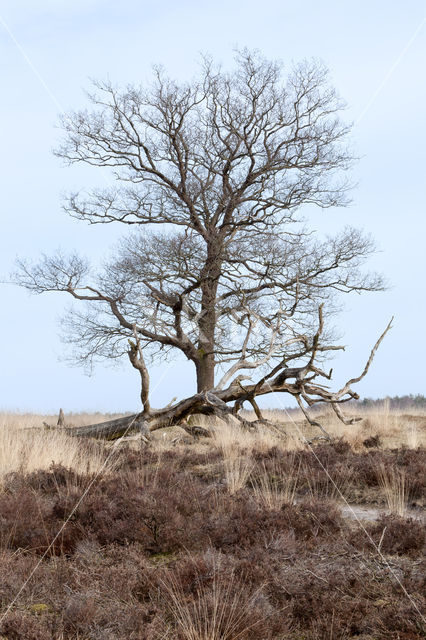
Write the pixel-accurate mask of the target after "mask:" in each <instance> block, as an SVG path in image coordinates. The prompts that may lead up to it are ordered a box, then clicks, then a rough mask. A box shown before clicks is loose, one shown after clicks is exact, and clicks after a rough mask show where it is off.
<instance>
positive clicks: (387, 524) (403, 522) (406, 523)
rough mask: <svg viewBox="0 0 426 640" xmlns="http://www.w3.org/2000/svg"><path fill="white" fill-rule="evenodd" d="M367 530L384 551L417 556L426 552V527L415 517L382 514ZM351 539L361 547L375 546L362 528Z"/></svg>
mask: <svg viewBox="0 0 426 640" xmlns="http://www.w3.org/2000/svg"><path fill="white" fill-rule="evenodd" d="M367 532H368V534H369V535H370V537H371V539H372V540H373V542H374V544H375V545H376V546H377V545H378V544H379V543H380V549H381V551H382V553H385V554H392V555H407V556H410V557H413V558H417V557H419V556H421V555H422V552H424V548H425V529H424V526H423V525H422V523H421V522H418V521H417V520H414V519H413V518H401V517H399V516H396V515H381V516H380V518H379V519H378V521H377V522H374V523H371V524H369V525H368V526H367ZM351 541H352V543H353V544H354V545H355V546H356V547H357V548H361V549H367V548H370V549H371V547H372V546H373V545H372V543H371V540H369V538H367V536H366V535H365V533H364V532H363V531H361V530H359V531H357V532H356V533H355V534H354V535H353V537H352V540H351Z"/></svg>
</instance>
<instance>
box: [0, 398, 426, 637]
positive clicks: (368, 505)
mask: <svg viewBox="0 0 426 640" xmlns="http://www.w3.org/2000/svg"><path fill="white" fill-rule="evenodd" d="M265 413H266V414H267V415H268V417H269V418H270V419H273V420H275V421H277V422H280V423H281V424H282V426H283V428H284V430H285V432H286V434H287V436H286V437H283V436H282V435H280V434H279V433H278V431H271V430H262V431H261V432H259V433H251V432H247V431H242V430H241V429H240V428H238V427H235V426H234V427H229V426H226V425H224V424H221V425H219V424H217V425H216V428H215V432H214V436H213V437H212V438H201V439H199V440H194V439H192V438H191V437H190V436H188V434H186V433H185V432H184V431H183V430H181V429H179V428H173V429H171V430H160V431H159V432H156V433H155V434H153V437H152V441H151V443H150V444H149V445H148V446H141V443H140V441H139V440H138V438H137V437H132V438H128V439H126V440H125V441H116V442H113V443H106V444H103V443H101V442H94V441H80V440H78V439H76V438H71V437H69V436H67V435H65V434H64V433H62V432H61V431H57V430H45V429H43V428H42V425H43V422H47V423H49V424H54V423H55V421H56V417H53V416H35V415H34V416H33V415H18V414H0V486H1V488H0V607H1V609H0V637H2V638H8V639H16V640H18V639H21V638H22V639H23V640H45V639H46V640H47V639H51V638H54V639H58V640H59V639H64V640H65V639H71V638H72V639H76V640H77V639H79V640H83V639H84V640H86V639H87V640H88V639H98V638H99V639H102V640H104V639H105V640H109V639H111V640H113V639H123V640H124V639H128V638H129V639H130V638H134V639H142V640H143V639H145V640H160V639H162V638H170V639H171V638H173V639H176V640H285V639H288V640H314V639H324V640H325V639H336V640H337V639H346V638H363V639H364V640H382V639H383V640H384V639H385V638H386V639H391V640H397V639H404V640H414V639H417V638H422V637H424V632H425V625H424V618H423V617H422V616H424V614H425V608H424V605H425V602H424V598H423V594H424V592H425V589H424V587H425V579H424V576H425V562H424V555H423V553H424V522H425V519H424V513H425V511H424V507H425V504H424V496H425V494H424V487H425V462H426V452H425V434H426V415H425V414H424V413H422V412H420V411H414V410H404V413H402V414H401V413H397V412H394V411H390V410H389V409H388V408H387V407H386V405H385V406H384V407H383V408H382V409H380V410H376V411H374V412H373V411H369V412H366V413H365V415H364V419H363V421H361V422H359V423H356V424H354V425H351V426H347V427H346V426H344V425H341V424H339V423H338V422H337V421H336V420H335V419H334V418H333V416H332V415H331V414H330V415H329V414H325V413H324V411H322V412H321V416H322V419H321V422H322V424H323V425H324V426H325V427H326V429H327V430H328V431H329V432H330V433H331V434H332V435H333V436H339V437H336V439H335V440H334V441H333V442H332V443H331V444H329V443H325V442H323V441H316V440H313V442H312V444H311V445H309V444H306V441H305V439H306V438H307V439H308V440H312V439H313V438H315V437H316V436H318V435H319V434H318V431H316V430H315V429H314V428H312V427H310V426H309V427H308V425H307V424H306V423H305V422H304V420H303V419H302V416H300V415H298V413H296V412H291V413H290V414H286V413H283V412H278V411H275V412H271V413H269V414H268V412H265ZM111 417H113V416H111ZM103 419H106V418H105V416H102V415H101V414H98V415H95V416H93V415H92V416H91V415H84V414H78V415H77V414H76V415H72V416H68V417H67V420H68V421H69V422H71V423H72V424H74V425H75V426H80V425H83V424H88V423H91V422H93V421H102V420H103Z"/></svg>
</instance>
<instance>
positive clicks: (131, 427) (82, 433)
mask: <svg viewBox="0 0 426 640" xmlns="http://www.w3.org/2000/svg"><path fill="white" fill-rule="evenodd" d="M65 430H66V432H67V434H68V435H70V436H75V437H80V438H100V439H104V440H116V439H117V438H121V437H122V436H124V435H130V434H132V433H138V432H139V433H141V434H142V436H143V437H144V438H146V437H147V435H148V434H149V429H148V427H147V425H146V421H145V419H144V418H143V417H142V416H141V414H139V413H135V414H132V415H130V416H123V417H122V418H116V419H115V420H108V421H106V422H99V423H98V424H89V425H87V426H84V427H66V428H65Z"/></svg>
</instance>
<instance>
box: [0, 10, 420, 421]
mask: <svg viewBox="0 0 426 640" xmlns="http://www.w3.org/2000/svg"><path fill="white" fill-rule="evenodd" d="M425 38H426V25H425V19H424V2H423V1H420V0H406V2H404V3H402V2H397V1H396V0H394V1H393V2H389V1H388V0H387V1H384V0H372V1H371V2H353V1H352V2H346V1H343V0H341V1H340V2H337V1H334V2H332V1H330V0H324V1H323V2H318V1H313V0H305V2H303V3H298V2H294V0H293V1H292V2H289V1H287V0H276V1H274V0H263V1H262V2H258V0H256V1H253V0H244V2H243V1H242V0H238V1H234V2H232V1H230V0H227V1H226V2H224V1H222V0H215V1H214V2H206V1H203V0H201V1H200V0H198V1H195V0H179V1H175V2H172V1H171V0H166V1H163V2H161V3H158V2H152V1H151V2H146V1H144V0H141V1H139V2H136V1H132V0H128V1H127V2H121V3H120V2H116V1H114V2H112V1H109V0H103V1H100V0H99V1H98V0H84V1H83V0H72V1H71V0H69V1H68V0H45V1H42V0H31V1H30V0H27V1H21V0H16V1H14V2H11V1H7V2H6V1H3V2H0V73H1V89H2V99H1V103H0V109H1V118H0V140H1V157H0V162H1V171H0V177H1V182H2V188H1V190H0V216H1V235H0V249H1V251H0V280H2V281H5V280H7V279H8V274H9V272H10V271H11V270H12V269H13V263H14V261H15V258H16V256H21V257H23V256H28V257H37V256H38V255H39V254H40V252H46V253H49V252H52V251H54V250H55V249H57V248H58V247H61V248H62V249H64V250H67V249H69V250H71V249H75V248H76V249H78V250H79V251H81V252H82V253H83V254H85V255H88V256H90V257H92V259H93V260H95V261H96V260H97V259H99V258H100V257H101V256H102V255H104V254H105V253H106V252H107V251H108V247H109V246H110V245H111V244H112V243H113V242H114V241H115V240H116V239H117V238H118V237H120V235H122V234H123V232H125V229H124V230H123V229H122V228H120V227H119V226H116V227H112V226H109V225H108V226H104V227H102V226H95V227H88V226H87V225H85V224H84V223H82V222H78V221H75V220H72V219H69V218H67V217H66V215H65V214H64V213H62V211H61V193H62V192H64V191H66V190H68V189H73V188H76V189H78V188H81V187H84V186H85V184H87V183H88V182H89V181H92V180H93V173H92V172H91V171H88V170H87V169H84V168H64V167H62V166H61V164H60V161H59V160H58V159H57V158H55V157H54V156H53V155H52V149H53V148H54V147H55V146H56V144H57V141H58V139H59V136H60V131H59V129H58V127H57V124H58V115H59V113H60V112H61V111H67V110H69V109H74V108H79V107H83V106H84V105H85V104H86V98H85V95H84V91H83V90H84V89H85V88H88V87H89V78H100V79H105V78H107V77H109V78H110V79H111V80H112V81H113V82H114V83H128V82H135V83H137V84H139V83H141V82H144V81H145V79H147V78H149V75H150V68H151V65H152V64H153V63H158V62H160V63H162V64H163V65H164V66H165V67H166V69H167V70H168V72H169V73H170V74H171V75H174V76H176V77H178V78H181V79H183V78H188V79H189V78H190V77H191V76H192V75H193V74H194V73H195V71H196V67H197V59H198V56H199V53H200V52H209V53H211V54H212V55H213V57H214V58H215V59H216V60H218V61H222V62H223V64H224V65H225V66H227V65H228V66H229V65H230V64H231V63H232V56H233V49H234V47H235V46H239V47H243V46H247V47H249V48H258V49H260V50H261V51H262V52H263V53H264V54H265V55H266V56H267V57H270V58H280V59H281V60H282V61H283V62H284V64H289V63H291V62H292V61H298V60H300V59H302V58H310V57H315V58H320V59H322V60H323V61H324V63H325V64H326V65H327V67H328V68H329V69H330V73H331V80H332V82H333V84H334V86H335V87H336V88H337V90H338V91H339V93H340V95H341V96H342V97H343V98H344V100H345V101H346V102H347V104H348V109H347V112H346V114H345V117H346V119H347V120H352V121H354V122H355V125H354V128H353V133H352V143H353V145H354V147H355V149H356V153H357V155H358V156H359V157H360V161H359V163H358V164H357V166H356V167H355V169H354V171H353V179H354V181H356V182H357V183H358V186H357V187H356V188H355V189H354V191H353V194H352V197H353V204H352V206H351V207H350V208H348V209H343V210H336V211H330V210H329V211H321V210H318V211H314V212H312V211H310V212H309V222H310V224H311V226H312V227H313V228H315V229H318V230H319V231H321V232H324V231H333V232H334V231H337V230H339V229H340V228H342V227H343V226H344V225H346V224H351V225H355V226H359V227H362V228H363V229H364V230H366V231H368V232H371V233H372V235H373V236H374V237H375V239H376V242H377V245H378V248H379V249H380V252H378V253H377V254H376V255H375V256H374V258H373V259H372V260H371V262H370V266H371V268H372V269H377V270H379V271H381V272H384V273H385V274H386V276H387V278H388V279H389V281H390V283H391V287H390V289H389V290H388V291H387V292H386V293H374V294H369V295H367V294H366V295H364V296H354V297H350V298H346V300H345V304H346V306H345V311H344V312H343V313H342V314H341V316H340V317H339V318H338V326H339V329H340V331H341V333H342V334H343V336H344V339H343V341H344V343H345V344H347V345H348V346H347V350H346V352H345V353H344V354H342V355H340V356H339V357H338V358H336V361H335V363H334V367H335V375H336V378H335V379H336V384H337V383H338V382H341V381H343V379H344V378H347V377H352V376H353V375H355V374H358V373H359V372H360V370H361V369H362V367H363V365H364V361H365V359H366V357H367V356H368V353H369V349H370V347H371V345H372V344H373V343H374V341H375V340H376V338H377V336H378V335H379V333H380V332H381V331H382V330H383V328H384V327H385V326H386V324H387V322H388V321H389V319H390V317H391V316H392V315H394V316H395V322H394V328H393V330H392V331H391V332H390V334H389V335H388V336H387V337H386V340H385V343H384V344H383V346H382V347H381V348H380V351H379V353H378V354H377V357H376V360H375V362H374V364H373V366H372V368H371V370H370V374H369V375H368V377H367V378H366V379H365V380H364V381H363V382H362V383H361V384H360V385H359V391H360V393H361V394H362V395H364V396H370V397H382V396H386V395H396V394H398V395H402V394H406V393H424V392H426V384H425V376H424V361H425V356H426V353H425V351H426V349H425V337H424V336H425V316H426V314H425V312H426V296H425V276H426V274H425V263H426V259H425V250H424V245H425V237H426V233H425V232H426V222H425V202H426V193H425V184H426V181H425V148H426V145H425V143H426V126H425V117H424V113H425V104H426V86H425V72H424V69H425V66H426V56H425V54H426V46H425ZM0 290H1V298H0V300H1V307H0V353H1V365H2V366H1V368H0V409H11V410H34V411H56V410H57V409H58V408H59V406H63V407H64V409H65V410H66V411H71V410H74V411H78V410H92V411H95V410H99V411H108V410H109V411H114V410H117V411H119V410H134V409H137V408H138V379H137V375H135V374H134V373H133V372H132V371H130V370H129V365H128V364H127V363H124V366H123V367H122V368H119V369H111V368H109V367H106V366H98V367H97V369H96V370H95V372H94V374H93V375H92V376H91V377H88V376H87V375H85V374H84V372H83V371H82V370H81V369H76V368H70V367H69V366H68V365H67V364H66V363H65V362H64V360H63V357H64V355H66V349H65V347H64V345H62V344H61V342H60V341H59V339H58V322H57V321H58V317H59V316H60V315H61V312H62V311H63V309H64V307H65V306H66V305H67V304H68V301H67V300H66V299H65V297H64V296H63V295H62V296H61V295H60V294H49V295H42V296H29V295H28V294H27V293H26V292H25V291H24V290H20V289H18V288H16V287H14V286H12V285H10V284H6V283H5V284H0ZM193 384H194V379H193V375H192V370H191V368H188V366H186V365H185V364H184V363H182V362H178V363H177V364H175V365H162V366H161V367H159V368H158V369H156V370H155V372H154V375H153V382H152V385H153V388H154V392H153V404H154V405H161V404H162V403H164V402H169V401H170V400H171V399H172V397H174V396H176V395H179V396H182V395H183V394H186V393H191V392H192V391H193ZM271 402H272V400H269V401H268V402H267V404H271ZM280 402H283V400H281V401H280ZM284 403H285V404H288V402H287V400H284ZM275 404H276V406H279V405H278V400H277V401H275Z"/></svg>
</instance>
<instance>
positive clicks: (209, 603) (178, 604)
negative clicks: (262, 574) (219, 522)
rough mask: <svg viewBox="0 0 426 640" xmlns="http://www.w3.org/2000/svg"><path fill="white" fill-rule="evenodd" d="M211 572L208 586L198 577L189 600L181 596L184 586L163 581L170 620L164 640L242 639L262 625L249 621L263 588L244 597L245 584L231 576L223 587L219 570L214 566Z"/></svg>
mask: <svg viewBox="0 0 426 640" xmlns="http://www.w3.org/2000/svg"><path fill="white" fill-rule="evenodd" d="M212 571H213V577H212V579H209V583H210V584H209V585H208V586H206V584H205V576H204V575H202V574H200V575H199V576H197V577H198V580H197V582H198V586H197V588H196V592H195V597H192V598H191V599H189V598H185V597H183V591H184V589H183V585H181V584H179V583H178V582H177V581H176V580H174V579H173V577H172V576H171V580H170V581H169V582H168V583H166V582H163V587H164V590H165V592H166V594H167V596H168V604H169V607H168V608H169V615H170V618H171V620H172V625H171V627H172V628H171V629H170V625H167V626H168V627H169V629H168V631H166V634H165V635H164V638H176V633H177V634H178V636H179V638H182V640H238V639H240V640H242V639H243V638H244V639H247V638H249V637H250V630H251V629H252V628H253V627H255V626H257V625H258V624H259V623H260V622H261V620H260V619H259V618H257V619H256V618H255V619H254V620H253V619H252V618H253V616H252V612H251V609H252V605H253V603H254V602H255V600H256V598H257V597H258V596H259V594H260V592H261V591H262V587H259V588H258V589H257V590H256V591H255V593H254V594H252V595H251V596H249V597H247V596H246V595H244V594H245V592H246V588H245V585H244V583H242V582H241V581H238V580H237V579H236V578H234V577H233V576H231V578H230V580H229V581H228V583H227V584H226V583H225V584H224V583H223V582H222V581H221V577H220V573H219V568H218V567H217V566H213V569H212Z"/></svg>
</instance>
